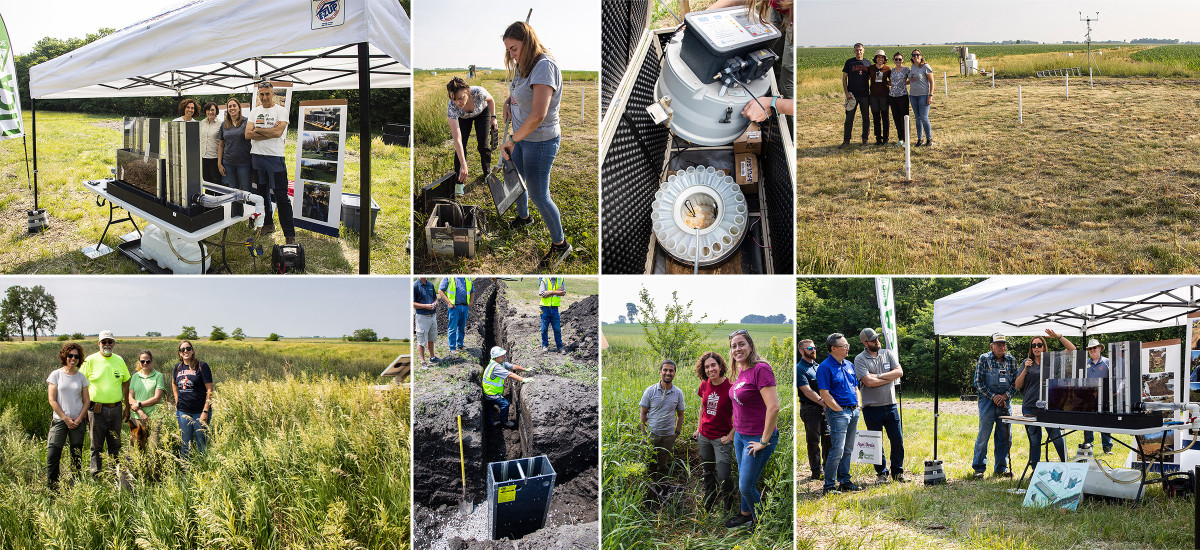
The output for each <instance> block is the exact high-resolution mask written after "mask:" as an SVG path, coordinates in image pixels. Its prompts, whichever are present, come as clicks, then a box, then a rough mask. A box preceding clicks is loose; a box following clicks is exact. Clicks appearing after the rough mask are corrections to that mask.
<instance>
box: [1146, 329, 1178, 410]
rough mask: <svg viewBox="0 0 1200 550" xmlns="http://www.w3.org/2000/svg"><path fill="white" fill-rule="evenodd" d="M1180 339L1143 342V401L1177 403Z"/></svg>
mask: <svg viewBox="0 0 1200 550" xmlns="http://www.w3.org/2000/svg"><path fill="white" fill-rule="evenodd" d="M1179 344H1180V341H1179V340H1160V341H1158V342H1143V343H1142V365H1143V368H1142V380H1141V388H1142V402H1143V403H1146V402H1157V403H1175V402H1177V399H1176V394H1177V393H1178V391H1177V390H1179V389H1180V388H1179V379H1180V378H1181V377H1180V376H1179V370H1180V357H1179V351H1180V350H1179Z"/></svg>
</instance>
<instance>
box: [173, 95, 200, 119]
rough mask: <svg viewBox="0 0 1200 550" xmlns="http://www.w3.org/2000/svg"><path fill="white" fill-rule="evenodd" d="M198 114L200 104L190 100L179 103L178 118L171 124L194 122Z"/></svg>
mask: <svg viewBox="0 0 1200 550" xmlns="http://www.w3.org/2000/svg"><path fill="white" fill-rule="evenodd" d="M199 114H200V104H199V103H198V102H196V100H194V99H192V98H188V99H185V100H183V101H180V102H179V116H178V117H177V118H175V120H172V121H171V122H195V121H196V116H198V115H199Z"/></svg>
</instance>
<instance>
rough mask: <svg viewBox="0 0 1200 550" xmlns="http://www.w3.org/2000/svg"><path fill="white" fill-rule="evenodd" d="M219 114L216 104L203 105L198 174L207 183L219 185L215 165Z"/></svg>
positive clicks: (219, 170)
mask: <svg viewBox="0 0 1200 550" xmlns="http://www.w3.org/2000/svg"><path fill="white" fill-rule="evenodd" d="M220 114H221V110H220V109H219V108H218V107H217V104H216V103H213V102H211V101H210V102H208V103H205V104H204V119H203V120H201V121H200V174H201V177H202V178H203V179H204V181H207V182H209V183H221V181H222V180H223V177H222V176H221V169H220V168H219V167H218V166H219V165H218V163H217V159H218V158H219V157H218V156H217V150H218V149H219V148H220V142H219V139H220V137H221V121H220V120H219V119H218V116H219V115H220Z"/></svg>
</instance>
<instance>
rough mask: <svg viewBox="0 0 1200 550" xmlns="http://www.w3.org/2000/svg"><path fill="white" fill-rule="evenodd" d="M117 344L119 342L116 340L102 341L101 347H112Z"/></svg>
mask: <svg viewBox="0 0 1200 550" xmlns="http://www.w3.org/2000/svg"><path fill="white" fill-rule="evenodd" d="M115 343H117V342H116V341H114V340H101V341H100V345H102V346H111V345H113V344H115Z"/></svg>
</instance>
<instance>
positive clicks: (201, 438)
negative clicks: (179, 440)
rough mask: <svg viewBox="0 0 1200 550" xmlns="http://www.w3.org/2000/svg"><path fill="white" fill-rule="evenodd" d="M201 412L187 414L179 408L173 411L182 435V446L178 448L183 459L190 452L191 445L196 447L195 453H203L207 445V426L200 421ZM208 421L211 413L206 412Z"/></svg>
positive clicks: (185, 458) (210, 420)
mask: <svg viewBox="0 0 1200 550" xmlns="http://www.w3.org/2000/svg"><path fill="white" fill-rule="evenodd" d="M201 414H202V413H196V414H189V413H185V412H183V411H180V410H176V411H175V419H176V420H178V421H179V433H180V435H181V436H182V437H183V448H181V449H180V450H179V454H180V456H182V457H183V459H184V460H187V459H188V456H189V455H190V454H191V447H192V446H193V445H194V446H195V447H196V454H204V449H205V448H207V447H208V426H206V425H204V424H201V423H200V415H201ZM208 414H209V416H208V422H209V423H210V424H211V423H212V413H211V412H209V413H208Z"/></svg>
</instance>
